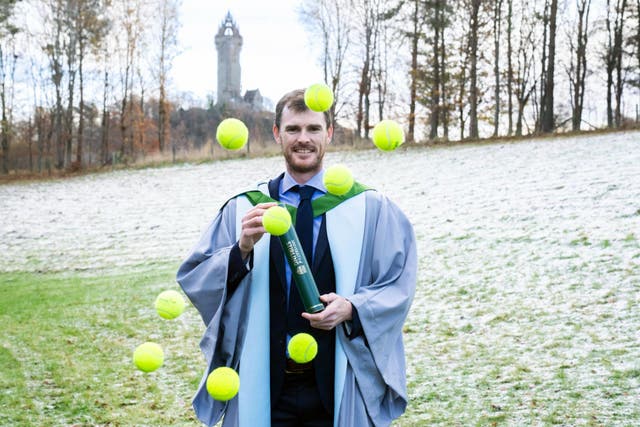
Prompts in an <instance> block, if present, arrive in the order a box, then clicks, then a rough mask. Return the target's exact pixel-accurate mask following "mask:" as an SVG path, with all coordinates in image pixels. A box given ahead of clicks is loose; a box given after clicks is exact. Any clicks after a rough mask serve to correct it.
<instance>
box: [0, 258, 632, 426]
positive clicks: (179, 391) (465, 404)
mask: <svg viewBox="0 0 640 427" xmlns="http://www.w3.org/2000/svg"><path fill="white" fill-rule="evenodd" d="M174 272H175V265H162V264H161V265H156V266H154V267H153V268H149V267H146V268H134V267H130V268H128V270H127V271H125V272H123V273H119V274H115V273H108V272H107V273H102V274H87V273H86V272H85V273H73V274H70V273H22V272H18V273H0V283H2V285H1V286H0V301H2V305H1V306H0V322H1V323H2V325H3V335H2V337H1V339H0V420H2V421H0V424H1V425H11V426H33V425H38V426H85V425H87V426H89V425H113V426H138V425H148V426H161V425H162V426H198V425H200V424H199V422H198V421H197V420H196V419H195V417H194V414H193V411H192V409H191V404H190V401H191V397H192V395H193V393H194V391H195V390H196V388H197V386H198V383H199V380H200V375H201V373H202V369H203V368H204V362H203V360H202V357H201V355H200V352H199V349H198V345H197V343H198V342H199V339H200V336H201V333H202V331H203V330H204V327H203V325H202V324H201V322H200V319H199V317H198V315H197V313H196V311H195V310H194V309H193V308H191V307H190V308H188V309H187V310H186V311H185V313H184V314H183V315H182V316H181V317H180V318H178V319H176V320H171V321H169V320H163V319H161V318H160V317H158V316H157V314H156V313H155V311H154V309H153V301H154V299H155V296H156V295H157V294H158V293H159V292H161V291H162V290H165V289H177V288H178V287H177V285H176V284H175V282H174ZM568 286H569V285H568ZM451 287H452V289H450V290H449V291H447V292H448V293H445V294H444V295H442V296H444V297H446V298H451V300H452V301H453V300H456V301H457V305H455V306H451V307H449V308H448V309H447V310H446V311H447V312H448V313H449V314H453V316H450V317H448V319H444V318H443V319H439V320H438V318H437V317H438V310H437V309H432V310H431V314H430V316H429V318H421V315H423V313H424V310H418V309H417V308H419V307H420V305H418V306H414V310H413V313H412V314H411V315H410V318H409V320H408V322H407V325H406V327H405V342H406V344H407V350H408V352H407V356H408V372H409V375H408V388H409V397H410V404H409V407H408V408H407V412H406V414H405V415H403V416H402V417H401V418H400V419H399V420H398V421H397V422H396V423H395V424H394V425H395V426H422V425H442V426H449V425H455V426H458V425H459V426H512V425H544V426H554V425H584V426H601V425H607V426H611V425H620V426H631V425H637V424H638V422H640V407H639V406H638V405H637V390H638V389H640V364H638V362H637V361H638V360H639V359H638V350H637V343H634V342H632V341H627V342H624V341H622V342H615V343H614V342H609V341H608V340H607V337H606V335H605V336H602V334H603V331H598V330H594V326H593V325H590V324H586V325H584V320H585V319H586V318H587V317H585V319H582V320H580V319H574V318H573V317H572V316H566V317H563V316H562V315H558V314H557V313H551V312H550V311H548V310H546V309H544V308H540V309H539V310H538V311H537V312H536V313H532V312H531V311H530V310H527V309H526V308H525V305H526V304H530V303H531V301H532V300H533V299H532V295H529V294H526V295H525V294H523V295H522V300H521V301H520V303H522V304H523V306H521V307H518V306H513V305H514V302H518V298H517V297H513V296H512V298H511V303H510V304H511V305H512V306H511V307H495V310H494V311H490V310H486V309H483V310H480V309H478V308H473V307H472V306H474V305H477V304H479V303H480V304H483V305H486V304H489V305H492V306H495V303H494V302H492V300H491V299H492V298H500V295H501V294H500V293H497V292H495V291H487V289H484V288H483V287H482V286H478V287H476V288H473V287H468V286H467V287H464V292H462V288H456V287H455V286H454V285H452V286H451ZM568 289H572V288H570V287H569V288H568ZM505 291H506V290H505ZM438 292H441V290H437V289H436V288H430V287H429V283H428V282H427V281H421V283H420V284H419V289H418V303H419V304H420V302H419V299H420V298H424V297H426V298H434V297H436V294H437V293H438ZM567 292H568V291H567ZM576 292H580V291H579V290H578V291H576ZM604 298H605V299H606V300H607V301H610V300H611V298H613V297H612V296H611V295H609V294H606V295H604ZM606 303H607V302H606V301H602V304H606ZM591 305H592V304H588V303H585V304H584V305H581V304H576V305H575V307H574V312H575V313H578V312H580V311H582V310H587V309H588V308H589V307H590V306H591ZM466 310H471V311H470V312H472V313H473V315H472V316H463V315H461V316H458V314H459V313H463V312H465V311H466ZM633 312H634V311H633V310H631V309H629V311H628V312H627V313H628V314H629V315H630V316H632V317H633V319H631V320H633V321H636V320H637V315H635V314H632V313H633ZM600 314H606V313H600ZM606 317H611V316H606ZM480 319H483V320H482V321H481V320H480ZM616 321H617V320H616V319H615V318H612V319H609V320H607V319H604V320H603V318H602V316H599V317H597V318H595V319H593V322H594V324H596V323H598V322H607V323H608V324H610V325H613V324H615V323H616ZM624 323H625V324H626V325H627V327H628V326H629V319H626V320H625V322H624ZM636 327H637V323H636ZM636 330H637V329H636ZM605 332H606V331H605ZM583 340H590V341H591V344H590V345H589V346H587V350H585V349H581V348H579V345H577V344H579V343H580V342H581V341H583ZM145 341H155V342H158V343H159V344H161V345H162V346H163V348H164V350H165V364H164V365H163V367H162V368H160V369H159V370H157V371H155V372H153V373H149V374H144V373H142V372H140V371H137V370H136V369H135V368H134V366H133V364H132V362H131V356H132V352H133V349H134V348H135V347H136V346H137V345H138V344H140V343H142V342H145ZM633 402H636V403H635V404H634V403H633Z"/></svg>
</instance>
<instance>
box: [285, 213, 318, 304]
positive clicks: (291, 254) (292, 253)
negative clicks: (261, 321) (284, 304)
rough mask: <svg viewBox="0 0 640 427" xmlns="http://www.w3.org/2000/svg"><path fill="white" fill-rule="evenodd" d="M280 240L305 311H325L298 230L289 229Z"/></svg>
mask: <svg viewBox="0 0 640 427" xmlns="http://www.w3.org/2000/svg"><path fill="white" fill-rule="evenodd" d="M279 238H280V244H281V245H282V250H283V251H284V255H285V257H286V258H287V262H288V263H289V267H291V274H292V275H293V281H294V282H295V283H296V287H297V288H298V292H300V299H301V300H302V304H303V305H304V310H305V311H306V312H307V313H318V312H320V311H322V310H324V304H322V301H320V293H319V292H318V287H317V286H316V281H315V280H314V278H313V275H312V274H311V269H310V268H309V263H308V262H307V258H306V257H305V256H304V251H303V250H302V245H301V244H300V240H299V239H298V233H296V229H295V228H294V227H293V226H291V227H289V230H287V232H286V233H284V234H283V235H281V236H279Z"/></svg>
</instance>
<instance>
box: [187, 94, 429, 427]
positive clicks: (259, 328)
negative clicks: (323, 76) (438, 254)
mask: <svg viewBox="0 0 640 427" xmlns="http://www.w3.org/2000/svg"><path fill="white" fill-rule="evenodd" d="M273 135H274V138H275V140H276V142H277V143H278V144H280V146H281V149H282V153H283V155H284V158H285V166H286V170H285V172H284V174H282V175H280V176H278V177H277V178H275V179H273V180H271V181H269V183H262V184H260V185H258V190H259V191H260V192H261V193H258V192H257V191H253V192H246V193H242V194H240V195H238V196H236V197H234V198H232V199H230V200H229V201H228V202H227V203H226V204H225V206H223V207H222V209H221V210H220V212H219V213H218V215H217V217H216V218H215V220H214V221H213V223H212V224H211V225H210V227H209V229H208V230H207V231H206V232H205V233H204V235H203V236H202V238H201V240H200V242H199V243H198V244H197V245H196V247H195V248H194V249H193V251H192V253H191V254H190V255H189V256H188V257H187V259H186V260H185V262H184V263H183V265H182V266H181V267H180V269H179V271H178V274H177V280H178V282H179V283H180V285H181V286H182V288H183V290H184V291H185V293H186V295H187V296H188V297H189V299H190V300H191V301H192V303H193V304H194V306H195V307H196V308H197V309H198V311H199V312H200V314H201V316H202V319H203V321H204V323H205V325H207V329H206V332H205V334H204V337H203V339H202V342H201V348H202V351H203V353H204V355H205V359H206V361H207V364H208V366H207V370H206V372H205V375H204V376H203V379H202V382H201V384H200V387H199V390H198V392H197V393H196V396H195V397H194V402H193V405H194V409H195V411H196V414H197V416H198V417H199V419H200V420H201V421H202V422H204V423H205V424H207V425H213V424H215V423H216V422H218V421H219V420H220V418H221V417H222V416H223V415H224V421H223V426H243V427H244V426H251V427H256V426H258V427H259V426H269V425H271V426H332V425H333V426H345V427H346V426H384V425H390V424H391V421H392V420H393V419H395V418H397V417H398V416H400V415H401V414H402V413H403V412H404V410H405V408H406V404H407V395H406V378H405V359H404V348H403V343H402V325H403V323H404V320H405V318H406V316H407V313H408V311H409V307H410V304H411V301H412V299H413V295H414V292H415V282H416V269H417V256H416V245H415V237H414V234H413V229H412V227H411V224H410V223H409V221H408V220H407V218H406V216H405V215H404V214H403V213H402V212H401V211H400V210H399V208H398V207H397V206H396V205H395V204H394V203H392V202H391V201H390V200H389V199H387V198H386V197H384V196H382V195H380V194H379V193H377V192H376V191H372V190H368V191H366V189H365V187H363V186H361V185H358V188H359V189H360V190H359V191H351V192H350V193H348V194H347V195H346V196H345V197H343V198H341V199H340V200H339V201H338V202H335V203H334V204H333V205H332V206H331V207H330V208H328V210H326V212H324V213H322V214H319V215H318V216H316V217H315V218H313V219H311V218H309V220H310V221H312V222H311V223H310V224H308V225H307V228H306V231H305V230H298V234H305V233H308V237H306V238H305V239H303V238H302V236H301V241H302V240H305V241H311V243H309V244H310V245H311V246H312V247H311V248H310V249H309V252H307V249H305V252H306V253H307V258H308V260H309V265H310V266H311V269H312V272H313V275H314V277H315V279H316V283H317V285H318V288H319V291H320V294H321V300H322V302H323V303H324V304H325V305H326V306H325V309H324V310H323V311H321V312H320V313H316V314H309V313H303V312H302V309H300V308H299V307H300V303H299V296H298V295H297V289H296V287H295V285H293V284H292V281H291V271H290V268H289V266H288V265H286V262H285V260H284V256H283V253H282V249H281V247H280V244H279V241H278V238H276V237H270V236H268V235H267V237H265V236H264V234H265V230H264V228H263V226H262V215H263V213H264V212H265V210H266V209H268V208H269V207H271V206H273V205H275V204H276V202H275V201H279V202H282V203H287V204H291V205H293V206H298V204H299V205H300V206H298V213H299V214H300V213H301V212H302V211H304V210H305V209H306V210H307V211H309V207H308V206H306V207H303V205H304V204H306V203H311V205H314V202H315V201H316V200H319V199H321V198H323V197H324V198H325V200H327V198H328V196H325V195H324V194H325V193H326V188H325V187H324V185H323V183H322V176H323V158H324V154H325V150H326V148H327V146H328V144H329V143H330V142H331V138H332V136H333V126H332V123H331V117H330V114H329V113H319V112H314V111H311V110H309V109H308V108H307V107H306V105H305V104H304V92H303V91H302V90H296V91H293V92H290V93H288V94H286V95H285V96H284V97H283V98H282V99H281V100H280V101H279V102H278V104H277V106H276V118H275V123H274V126H273ZM256 194H258V195H260V196H262V197H258V198H256V197H255V195H256ZM309 198H311V200H312V201H309V200H308V199H309ZM260 200H269V201H267V202H263V203H259V201H260ZM314 206H315V205H314ZM297 222H298V221H297ZM300 222H302V221H301V220H300ZM299 225H300V224H297V226H296V227H298V226H299ZM269 237H270V238H269ZM304 245H305V243H303V246H304ZM300 331H304V332H309V333H311V334H313V335H314V337H315V338H316V340H317V341H318V348H319V350H318V355H317V357H316V358H315V359H314V360H313V361H312V362H310V363H308V364H304V365H299V364H296V363H295V362H293V361H292V360H290V359H289V358H288V356H287V352H286V343H287V340H288V339H289V338H290V337H291V336H292V335H294V334H295V333H297V332H300ZM219 366H229V367H231V368H233V369H236V370H238V372H239V375H240V383H241V386H240V392H239V393H238V396H237V397H235V398H234V399H232V400H230V401H229V402H226V403H225V402H216V401H214V400H213V399H212V398H211V397H210V396H209V395H208V393H207V391H206V387H205V381H206V377H207V375H208V373H209V372H211V371H212V370H213V369H215V368H217V367H219Z"/></svg>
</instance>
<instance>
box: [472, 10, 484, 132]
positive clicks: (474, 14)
mask: <svg viewBox="0 0 640 427" xmlns="http://www.w3.org/2000/svg"><path fill="white" fill-rule="evenodd" d="M481 2H482V0H471V4H470V7H471V9H470V11H471V13H470V17H471V19H470V22H469V80H470V87H469V138H471V139H477V138H478V137H479V134H478V30H479V28H480V22H479V19H480V17H479V14H480V3H481Z"/></svg>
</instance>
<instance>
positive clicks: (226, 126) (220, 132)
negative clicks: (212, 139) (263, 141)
mask: <svg viewBox="0 0 640 427" xmlns="http://www.w3.org/2000/svg"><path fill="white" fill-rule="evenodd" d="M216 139H217V140H218V143H219V144H220V145H221V146H222V147H224V148H226V149H227V150H239V149H241V148H242V147H244V145H245V144H246V143H247V140H248V139H249V129H247V127H246V126H245V124H244V123H242V121H240V120H238V119H224V120H223V121H222V122H220V124H219V125H218V129H217V130H216Z"/></svg>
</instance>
